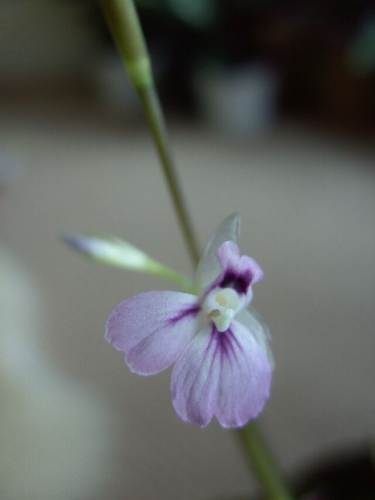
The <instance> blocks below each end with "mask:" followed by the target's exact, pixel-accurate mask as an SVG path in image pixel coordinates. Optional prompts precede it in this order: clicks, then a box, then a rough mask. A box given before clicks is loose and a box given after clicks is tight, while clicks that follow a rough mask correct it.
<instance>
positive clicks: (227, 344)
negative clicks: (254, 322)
mask: <svg viewBox="0 0 375 500" xmlns="http://www.w3.org/2000/svg"><path fill="white" fill-rule="evenodd" d="M218 338H219V339H220V347H221V348H220V350H219V353H220V379H219V383H218V395H217V405H216V409H215V415H216V417H217V419H218V421H219V422H220V424H221V425H222V426H223V427H242V426H243V425H245V424H246V423H247V422H248V421H249V420H251V419H254V418H256V417H257V416H258V415H259V413H260V412H261V411H262V409H263V407H264V404H265V402H266V400H267V399H268V396H269V392H270V385H271V374H272V369H271V366H270V364H269V362H268V359H267V356H266V354H265V352H264V350H263V349H262V346H260V345H259V344H258V343H257V341H256V340H255V338H254V337H253V336H252V335H251V334H250V332H249V331H248V330H247V328H246V327H245V326H243V325H242V324H241V323H239V322H238V321H233V322H232V323H231V326H230V328H229V329H228V330H227V331H226V332H225V333H224V334H221V337H218Z"/></svg>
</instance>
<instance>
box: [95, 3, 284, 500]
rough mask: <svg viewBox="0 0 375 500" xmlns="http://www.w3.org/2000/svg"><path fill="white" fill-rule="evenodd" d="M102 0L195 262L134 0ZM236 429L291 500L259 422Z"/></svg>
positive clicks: (264, 473) (265, 477) (273, 487)
mask: <svg viewBox="0 0 375 500" xmlns="http://www.w3.org/2000/svg"><path fill="white" fill-rule="evenodd" d="M101 1H102V7H103V11H104V15H105V17H106V19H107V22H108V25H109V27H110V30H111V32H112V36H113V38H114V40H115V43H116V45H117V48H118V50H119V52H120V54H121V55H122V58H123V61H124V64H125V67H126V69H127V71H128V75H129V78H130V80H131V81H132V83H133V85H134V86H135V88H136V90H137V92H138V94H139V96H140V99H141V101H142V104H143V108H144V110H145V113H146V116H147V119H148V123H149V126H150V130H151V133H152V136H153V139H154V142H155V146H156V149H157V152H158V154H159V158H160V161H161V165H162V167H163V172H164V175H165V178H166V181H167V184H168V188H169V191H170V195H171V198H172V200H173V204H174V207H175V210H176V213H177V216H178V218H179V221H180V224H181V229H182V232H183V235H184V238H185V241H186V245H187V247H188V249H189V253H190V257H191V260H192V262H193V264H194V265H196V264H197V263H198V259H199V253H198V247H197V244H196V240H195V237H194V232H193V230H192V225H191V222H190V219H189V217H188V214H187V210H186V206H185V203H184V201H183V196H182V191H181V188H180V185H179V183H178V180H177V175H176V171H175V165H174V162H173V161H172V158H171V154H170V151H169V147H168V138H167V133H166V126H165V121H164V117H163V112H162V109H161V106H160V103H159V99H158V95H157V91H156V88H155V84H154V79H153V75H152V69H151V64H150V58H149V55H148V51H147V47H146V44H145V41H144V37H143V33H142V29H141V26H140V23H139V19H138V16H137V11H136V9H135V6H134V2H133V0H101ZM237 432H238V435H239V436H240V438H241V441H242V444H243V448H244V451H245V453H246V456H247V458H248V460H249V461H250V462H251V463H252V466H253V472H254V473H255V475H256V477H257V479H258V482H259V484H260V485H261V486H262V487H263V489H264V492H265V493H266V495H267V497H268V499H269V500H292V497H291V495H290V494H289V493H288V489H287V487H286V486H285V485H284V483H283V480H282V477H281V475H280V473H279V470H278V468H277V467H276V464H275V462H274V461H273V459H272V457H271V454H270V452H269V450H268V448H267V446H266V444H265V442H264V441H263V439H262V438H261V435H260V432H259V430H258V429H257V427H256V424H255V423H252V424H250V425H248V426H247V427H245V428H244V429H241V430H239V431H237Z"/></svg>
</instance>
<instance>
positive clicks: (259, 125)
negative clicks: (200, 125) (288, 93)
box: [195, 64, 280, 138]
mask: <svg viewBox="0 0 375 500" xmlns="http://www.w3.org/2000/svg"><path fill="white" fill-rule="evenodd" d="M195 86H196V93H197V97H198V101H199V105H200V108H201V112H202V115H203V117H204V119H205V120H206V121H207V123H208V124H209V125H210V126H211V127H212V128H213V129H215V130H217V131H219V132H220V133H223V134H225V135H230V136H233V137H239V138H260V137H263V136H264V135H266V134H267V133H268V132H269V131H270V130H271V128H272V127H273V125H274V124H275V122H276V120H277V98H278V94H279V88H280V78H279V77H278V75H277V74H276V73H275V72H274V71H273V70H272V69H270V68H269V67H268V66H265V65H261V64H253V65H246V66H242V67H240V68H238V69H234V70H231V71H230V70H228V69H219V68H217V69H214V68H211V67H205V68H201V70H200V71H199V72H198V74H197V78H196V80H195Z"/></svg>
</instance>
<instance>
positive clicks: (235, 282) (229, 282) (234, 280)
mask: <svg viewBox="0 0 375 500" xmlns="http://www.w3.org/2000/svg"><path fill="white" fill-rule="evenodd" d="M252 278H253V277H252V274H251V273H250V272H249V271H247V272H245V273H243V274H237V273H235V272H234V271H226V273H225V274H224V277H223V279H222V280H221V282H220V284H219V286H221V287H222V288H233V289H234V290H236V292H237V293H244V294H245V293H247V290H248V288H249V286H250V283H251V281H252Z"/></svg>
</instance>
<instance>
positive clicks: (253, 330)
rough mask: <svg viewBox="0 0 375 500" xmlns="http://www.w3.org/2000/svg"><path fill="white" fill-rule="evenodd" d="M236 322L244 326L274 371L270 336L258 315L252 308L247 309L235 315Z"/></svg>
mask: <svg viewBox="0 0 375 500" xmlns="http://www.w3.org/2000/svg"><path fill="white" fill-rule="evenodd" d="M236 320H237V321H239V322H240V323H242V324H243V325H244V326H246V328H247V329H248V330H249V332H250V334H251V335H252V336H253V337H254V339H255V340H256V341H257V342H258V344H259V345H260V346H261V347H262V349H263V351H264V352H265V353H266V356H267V359H268V362H269V364H270V366H271V368H272V369H274V368H275V361H274V358H273V353H272V349H271V334H270V331H269V329H268V326H267V325H266V324H265V323H264V321H263V319H262V317H261V316H260V314H259V313H258V312H257V311H256V310H255V309H253V308H252V307H248V308H247V309H243V310H242V311H240V312H239V313H238V314H237V316H236Z"/></svg>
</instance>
